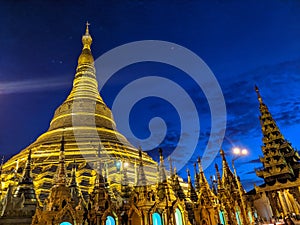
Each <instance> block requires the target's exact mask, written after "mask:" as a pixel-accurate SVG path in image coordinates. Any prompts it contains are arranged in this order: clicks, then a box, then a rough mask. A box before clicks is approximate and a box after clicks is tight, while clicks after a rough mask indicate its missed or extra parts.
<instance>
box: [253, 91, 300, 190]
mask: <svg viewBox="0 0 300 225" xmlns="http://www.w3.org/2000/svg"><path fill="white" fill-rule="evenodd" d="M255 91H256V93H257V97H258V101H259V110H260V114H261V115H260V117H259V119H260V124H261V129H262V134H263V138H262V141H263V146H262V152H263V157H261V158H260V161H261V162H262V163H263V168H262V169H260V170H256V174H257V176H259V177H261V178H263V179H264V181H265V184H266V185H271V186H272V185H274V184H275V183H276V182H279V183H286V182H287V181H295V180H297V179H298V178H299V169H300V163H299V160H300V156H299V154H298V152H297V151H296V150H295V149H294V148H293V147H292V146H291V144H290V143H289V142H288V141H287V140H286V139H285V138H284V136H283V135H282V133H281V132H280V130H279V128H278V126H277V124H276V122H275V120H274V119H273V117H272V115H271V113H270V111H269V109H268V107H267V106H266V104H265V103H264V102H263V100H262V97H261V95H260V93H259V89H258V87H256V86H255Z"/></svg>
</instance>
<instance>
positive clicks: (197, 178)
mask: <svg viewBox="0 0 300 225" xmlns="http://www.w3.org/2000/svg"><path fill="white" fill-rule="evenodd" d="M194 173H195V190H196V192H198V191H199V190H200V184H199V174H198V171H197V164H196V163H194Z"/></svg>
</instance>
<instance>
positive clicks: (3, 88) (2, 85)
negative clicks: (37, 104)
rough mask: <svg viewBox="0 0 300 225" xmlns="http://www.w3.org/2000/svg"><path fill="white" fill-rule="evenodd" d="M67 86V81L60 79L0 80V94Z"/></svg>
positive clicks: (55, 88)
mask: <svg viewBox="0 0 300 225" xmlns="http://www.w3.org/2000/svg"><path fill="white" fill-rule="evenodd" d="M67 86H69V81H65V80H61V79H57V78H56V79H54V78H53V79H30V80H22V81H8V82H0V94H1V95H5V94H16V93H29V92H39V91H44V90H45V89H47V91H49V90H57V89H60V88H66V87H67Z"/></svg>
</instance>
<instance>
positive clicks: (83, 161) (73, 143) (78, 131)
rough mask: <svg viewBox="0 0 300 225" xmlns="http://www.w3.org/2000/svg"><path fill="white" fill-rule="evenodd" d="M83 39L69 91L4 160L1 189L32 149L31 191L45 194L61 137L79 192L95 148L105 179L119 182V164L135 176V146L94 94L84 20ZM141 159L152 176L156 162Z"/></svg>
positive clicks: (90, 175)
mask: <svg viewBox="0 0 300 225" xmlns="http://www.w3.org/2000/svg"><path fill="white" fill-rule="evenodd" d="M82 43H83V49H82V52H81V54H80V56H79V58H78V66H77V69H76V74H75V78H74V81H73V88H72V91H71V93H70V94H69V96H68V97H67V99H66V100H65V101H64V102H63V103H62V105H61V106H59V107H58V108H57V109H56V111H55V114H54V117H53V119H52V120H51V122H50V127H49V129H48V131H47V132H45V133H44V134H42V135H40V136H39V137H38V138H37V140H36V141H35V142H33V143H32V144H31V145H29V146H28V147H27V148H25V149H24V150H22V151H21V152H20V153H19V154H17V155H15V156H13V157H12V158H11V159H9V160H8V161H7V162H6V163H5V164H4V165H3V168H2V185H1V194H2V195H3V194H4V193H5V192H6V190H7V188H8V186H9V184H10V183H12V182H16V181H17V180H18V179H19V177H20V176H21V174H22V169H23V168H24V166H25V162H26V159H27V156H28V153H29V151H30V150H31V152H32V160H33V165H32V175H33V178H34V185H35V189H36V193H37V196H39V198H40V200H43V199H45V197H46V196H47V195H48V192H49V189H50V188H51V186H52V182H53V177H54V174H55V171H56V168H57V166H58V161H59V160H58V158H59V152H60V146H61V142H62V141H61V140H62V138H64V145H65V146H64V148H65V155H66V165H67V170H68V173H69V174H70V173H71V168H72V165H73V164H74V162H75V163H76V165H77V167H78V169H77V174H76V175H77V180H78V184H79V186H80V188H81V190H82V192H83V194H86V193H88V192H90V191H91V189H92V187H93V183H94V180H95V174H96V170H95V169H94V164H95V161H97V160H98V159H95V157H97V156H98V152H100V153H101V160H102V162H103V163H104V165H105V172H106V174H107V177H108V182H110V184H114V183H115V184H117V183H119V182H120V179H121V174H120V173H121V172H120V170H122V166H124V165H126V166H127V167H128V168H127V171H128V177H129V182H130V183H134V182H135V177H136V166H135V165H136V162H138V159H139V151H138V149H136V148H135V147H134V146H132V145H131V144H130V143H129V142H128V140H127V139H126V138H125V137H124V136H123V135H122V134H121V133H119V132H118V131H117V130H116V124H115V122H114V119H113V116H112V113H111V110H110V109H109V108H108V107H107V106H106V104H105V103H104V101H103V100H102V98H101V96H100V94H99V91H98V83H97V80H96V71H95V66H94V58H93V56H92V53H91V44H92V37H91V36H90V34H89V27H88V24H87V27H86V33H85V34H84V35H83V36H82ZM32 120H34V118H32ZM33 124H34V123H33ZM143 163H144V167H145V173H146V178H147V180H148V181H149V182H156V179H157V178H156V177H157V163H156V162H155V161H154V160H153V159H152V158H151V157H150V156H148V155H147V154H146V153H143ZM122 164H123V165H122Z"/></svg>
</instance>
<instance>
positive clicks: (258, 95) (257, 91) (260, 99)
mask: <svg viewBox="0 0 300 225" xmlns="http://www.w3.org/2000/svg"><path fill="white" fill-rule="evenodd" d="M254 89H255V91H256V94H257V98H258V101H259V103H262V98H261V95H260V93H259V89H258V87H257V86H256V85H255V86H254Z"/></svg>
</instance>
